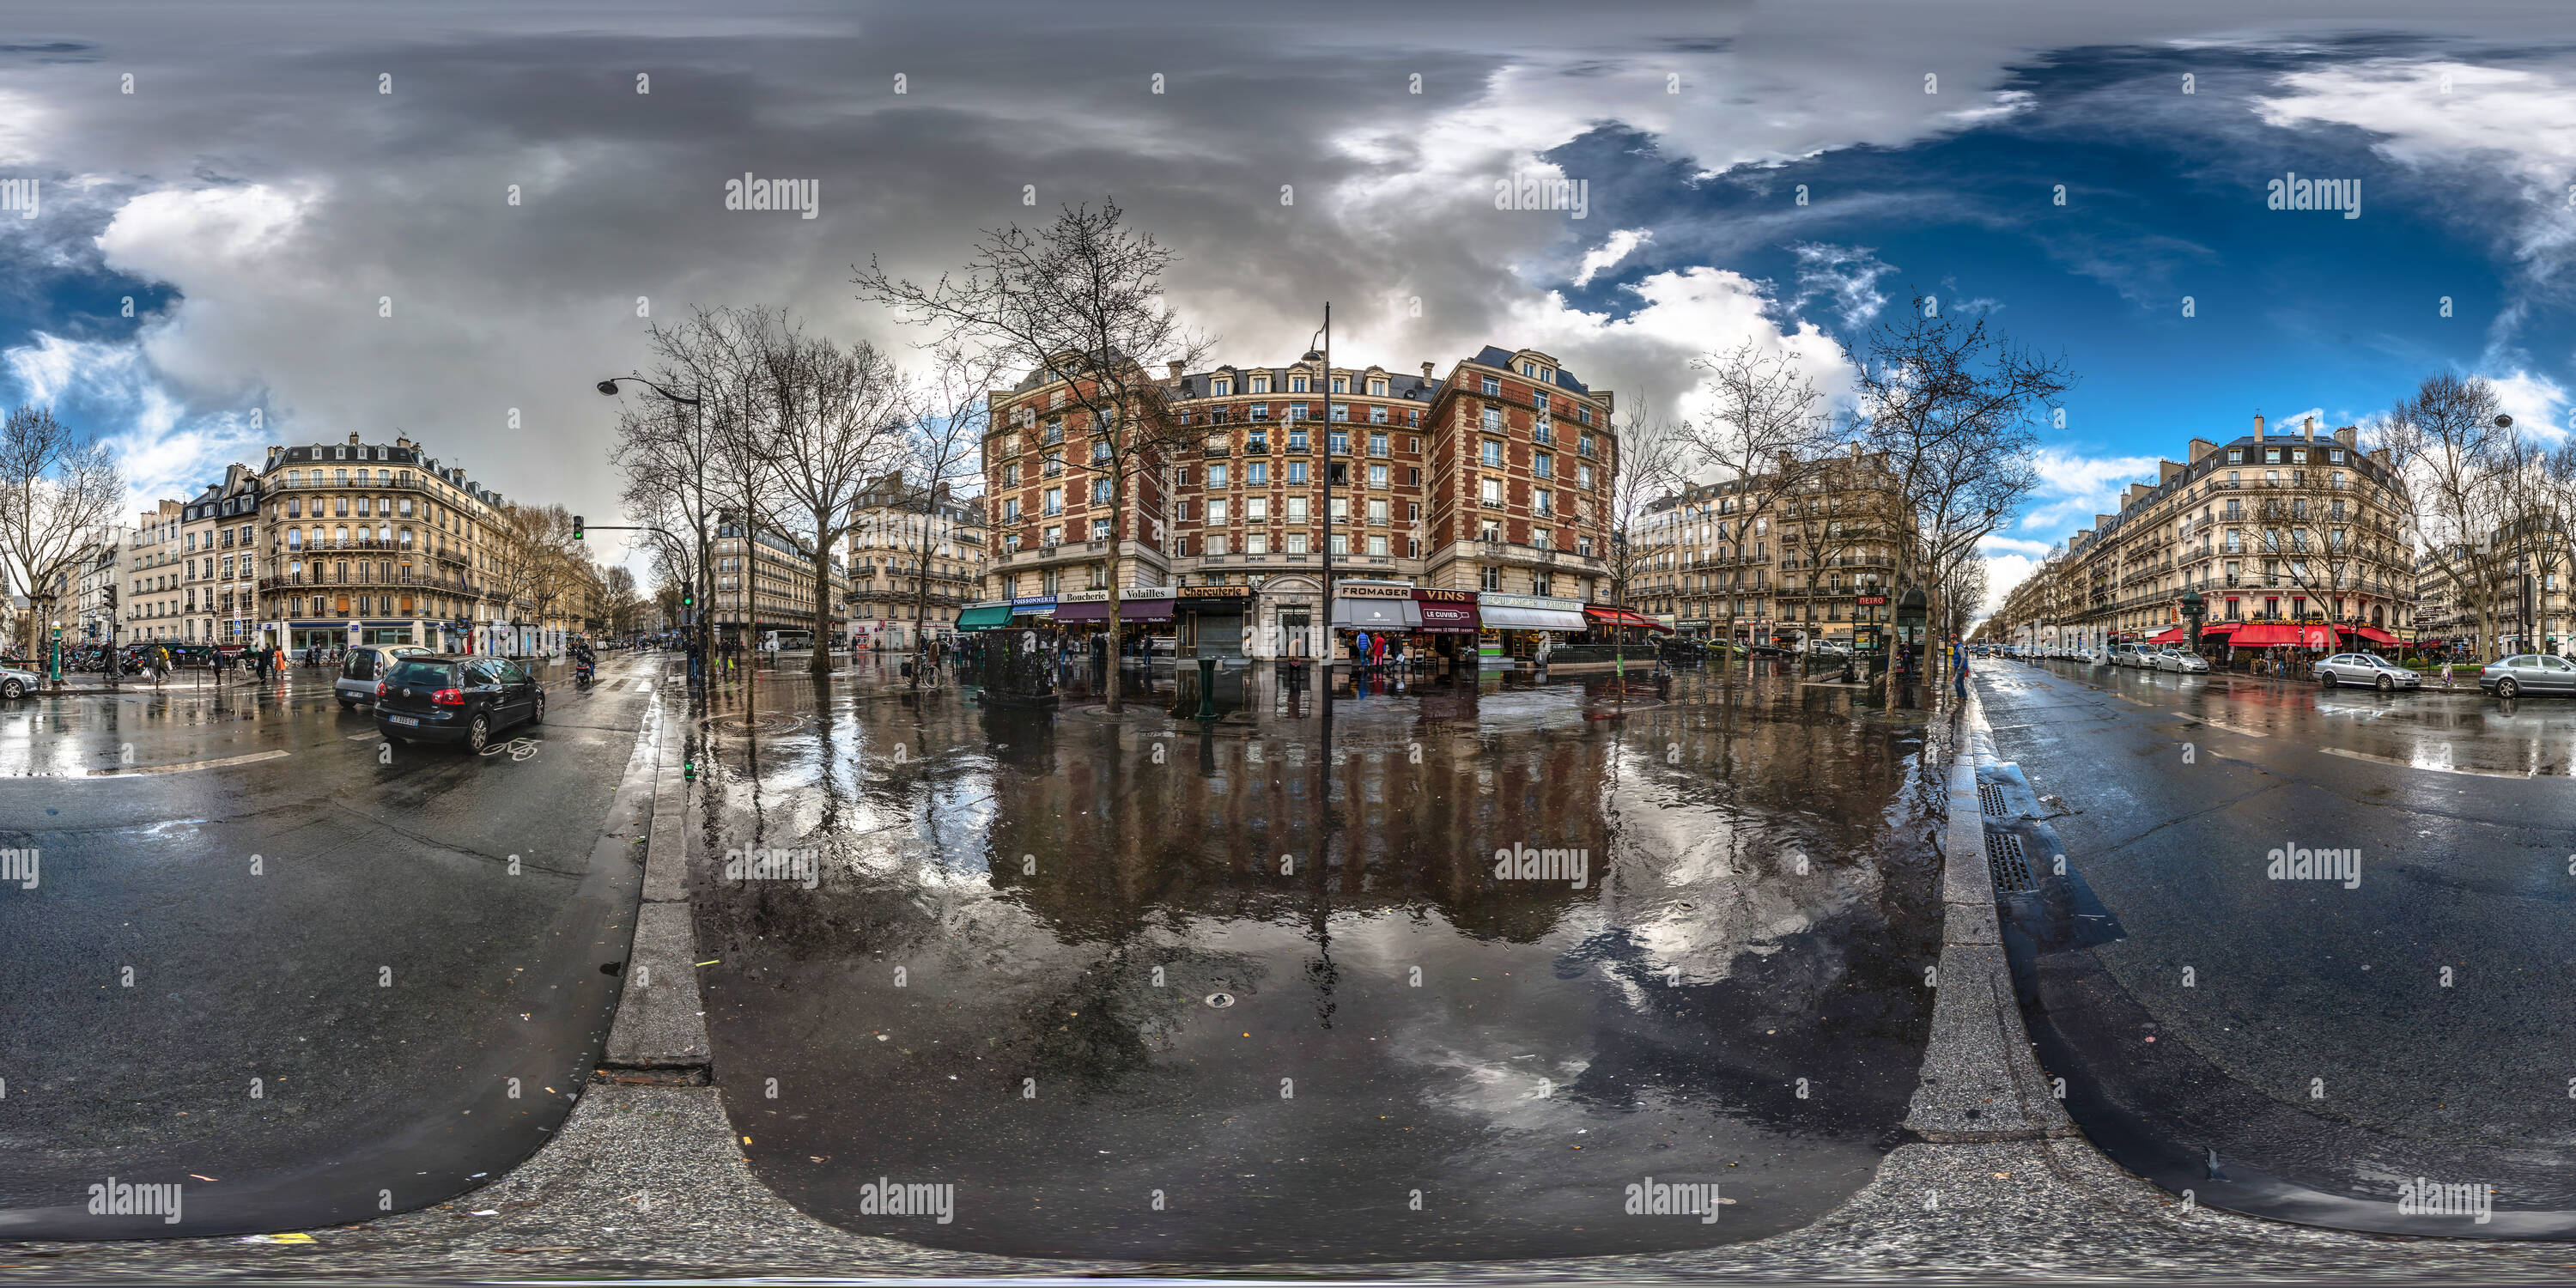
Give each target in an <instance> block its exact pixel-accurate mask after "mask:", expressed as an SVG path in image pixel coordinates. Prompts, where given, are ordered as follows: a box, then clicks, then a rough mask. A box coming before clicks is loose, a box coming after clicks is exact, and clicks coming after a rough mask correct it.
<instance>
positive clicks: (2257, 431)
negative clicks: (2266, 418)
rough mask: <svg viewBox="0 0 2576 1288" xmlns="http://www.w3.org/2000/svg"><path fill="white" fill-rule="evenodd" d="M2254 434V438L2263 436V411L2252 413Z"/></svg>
mask: <svg viewBox="0 0 2576 1288" xmlns="http://www.w3.org/2000/svg"><path fill="white" fill-rule="evenodd" d="M2254 436H2255V437H2256V438H2261V437H2262V436H2263V413H2261V412H2256V413H2254Z"/></svg>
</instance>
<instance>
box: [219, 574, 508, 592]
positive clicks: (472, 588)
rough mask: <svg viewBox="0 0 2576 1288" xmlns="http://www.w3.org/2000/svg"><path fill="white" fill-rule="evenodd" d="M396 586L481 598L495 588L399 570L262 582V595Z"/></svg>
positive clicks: (286, 576) (287, 577) (264, 579)
mask: <svg viewBox="0 0 2576 1288" xmlns="http://www.w3.org/2000/svg"><path fill="white" fill-rule="evenodd" d="M343 586H347V587H375V586H396V587H401V588H403V589H407V590H422V591H435V592H437V593H439V594H446V595H469V596H478V595H483V594H486V593H488V592H489V591H490V589H491V587H490V586H489V585H488V584H487V583H484V582H477V581H468V580H466V579H465V578H462V577H440V576H435V575H431V574H427V573H417V572H404V571H401V570H399V569H398V570H396V571H395V572H393V573H392V574H391V575H386V574H382V573H375V572H353V573H351V574H350V575H349V576H347V577H338V576H327V577H326V576H323V575H320V574H318V573H286V574H283V575H280V576H275V577H262V578H260V579H259V588H260V591H261V592H262V593H269V592H275V591H297V590H320V589H329V588H336V587H343Z"/></svg>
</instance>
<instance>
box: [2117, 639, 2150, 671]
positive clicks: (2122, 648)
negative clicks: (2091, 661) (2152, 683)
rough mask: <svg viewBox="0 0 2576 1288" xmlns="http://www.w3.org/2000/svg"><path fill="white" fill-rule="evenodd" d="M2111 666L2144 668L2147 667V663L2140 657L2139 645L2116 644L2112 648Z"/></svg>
mask: <svg viewBox="0 0 2576 1288" xmlns="http://www.w3.org/2000/svg"><path fill="white" fill-rule="evenodd" d="M2111 665H2113V666H2144V665H2146V661H2145V659H2144V658H2142V657H2140V656H2139V655H2138V646H2137V645H2135V644H2115V645H2113V646H2112V647H2111Z"/></svg>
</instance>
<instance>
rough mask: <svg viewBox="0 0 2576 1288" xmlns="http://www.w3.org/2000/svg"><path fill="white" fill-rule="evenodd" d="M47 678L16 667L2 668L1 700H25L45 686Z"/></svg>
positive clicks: (0, 677) (0, 675) (0, 680)
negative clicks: (24, 698)
mask: <svg viewBox="0 0 2576 1288" xmlns="http://www.w3.org/2000/svg"><path fill="white" fill-rule="evenodd" d="M44 683H45V677H43V676H41V675H38V674H36V673H35V672H33V671H29V670H26V669H23V668H21V667H15V666H0V698H9V699H16V698H23V697H25V696H27V695H28V694H30V693H33V692H35V691H36V690H37V689H39V688H41V687H43V686H44Z"/></svg>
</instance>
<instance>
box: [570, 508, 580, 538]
mask: <svg viewBox="0 0 2576 1288" xmlns="http://www.w3.org/2000/svg"><path fill="white" fill-rule="evenodd" d="M572 539H573V540H575V541H579V540H581V516H580V515H578V514H576V515H574V516H572Z"/></svg>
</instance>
